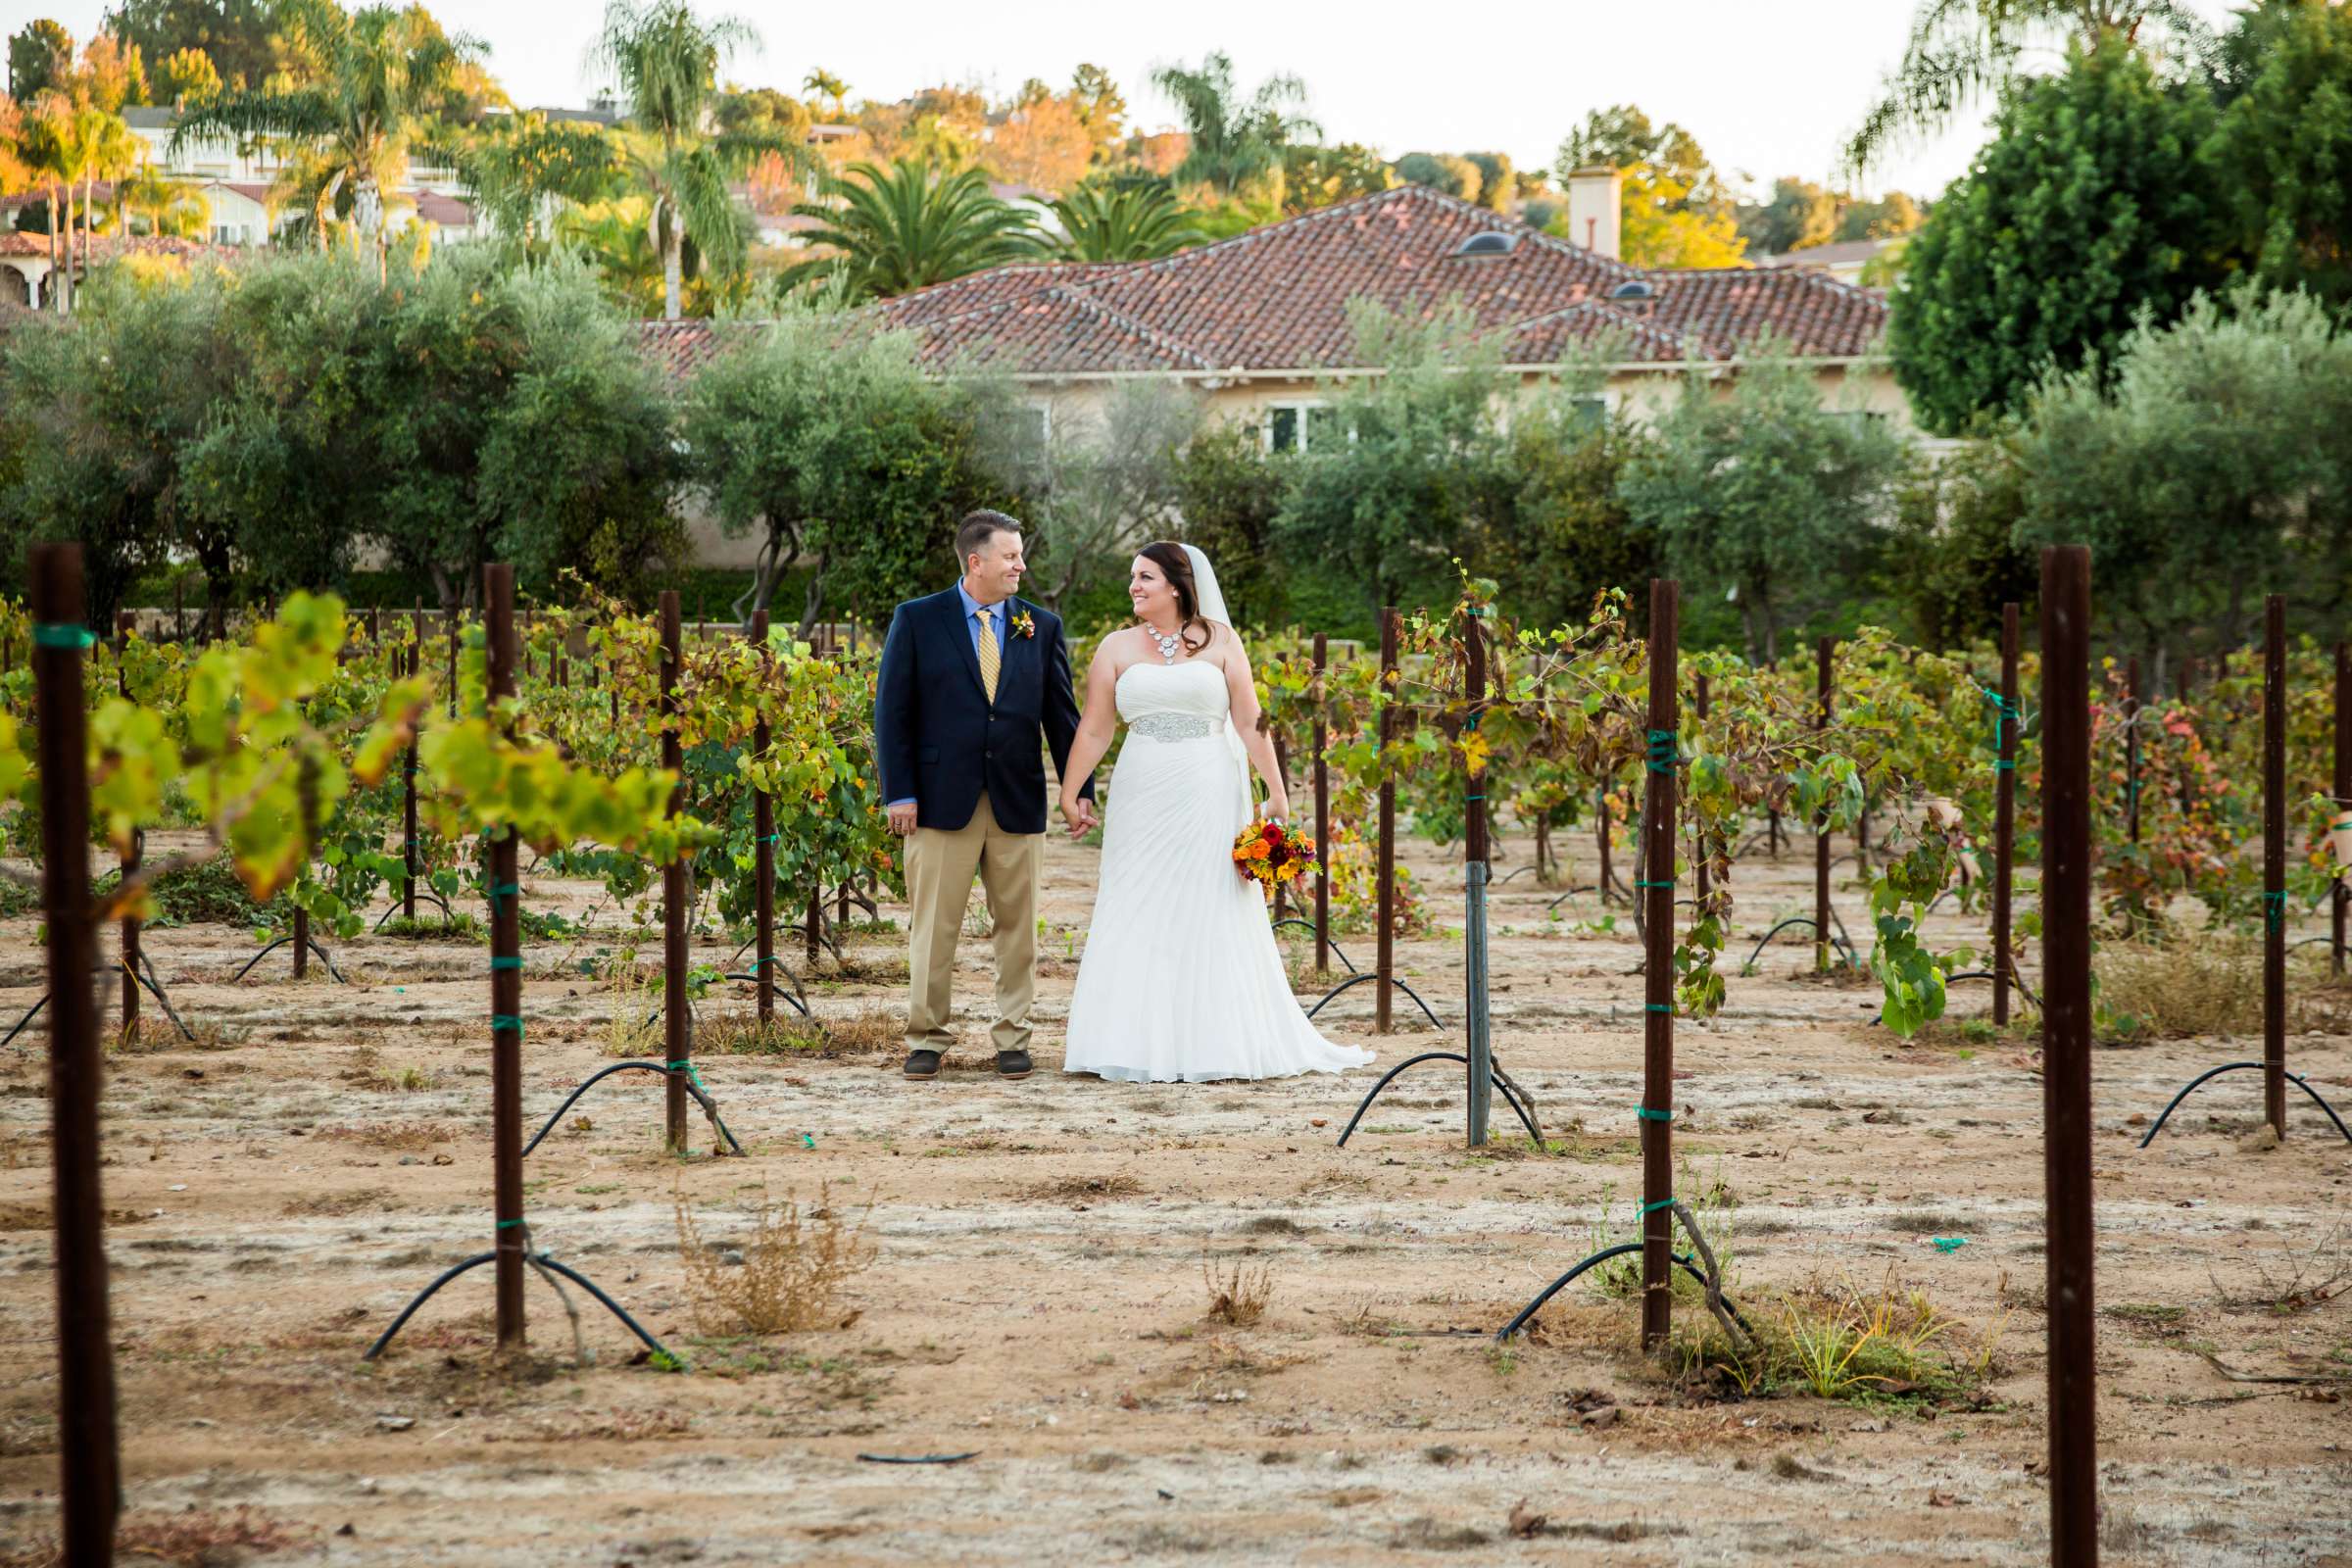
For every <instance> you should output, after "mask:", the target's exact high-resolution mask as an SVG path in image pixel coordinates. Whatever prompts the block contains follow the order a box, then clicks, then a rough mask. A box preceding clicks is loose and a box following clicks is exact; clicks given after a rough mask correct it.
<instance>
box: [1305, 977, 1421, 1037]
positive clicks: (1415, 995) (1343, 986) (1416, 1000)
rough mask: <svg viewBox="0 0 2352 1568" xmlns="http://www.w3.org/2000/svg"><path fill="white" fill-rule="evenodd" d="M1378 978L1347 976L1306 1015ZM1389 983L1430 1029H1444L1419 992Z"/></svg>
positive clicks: (1393, 980) (1401, 983)
mask: <svg viewBox="0 0 2352 1568" xmlns="http://www.w3.org/2000/svg"><path fill="white" fill-rule="evenodd" d="M1379 978H1380V976H1379V975H1378V974H1376V973H1375V974H1354V975H1350V976H1348V978H1347V979H1345V980H1343V981H1341V982H1340V983H1339V984H1338V985H1336V986H1333V987H1332V988H1331V989H1330V990H1329V991H1327V992H1325V993H1324V994H1323V1000H1322V1001H1321V1002H1318V1003H1316V1004H1315V1005H1313V1006H1311V1007H1309V1008H1307V1009H1306V1015H1307V1016H1308V1017H1309V1018H1312V1017H1313V1016H1314V1015H1315V1014H1316V1013H1318V1012H1321V1011H1322V1010H1323V1009H1324V1008H1325V1007H1328V1006H1330V1005H1331V1003H1332V999H1333V998H1335V997H1337V996H1338V995H1339V994H1340V993H1341V992H1343V991H1346V990H1348V988H1349V987H1350V986H1360V985H1362V984H1363V983H1364V982H1365V981H1367V980H1377V979H1379ZM1389 983H1390V984H1391V985H1393V986H1395V987H1396V988H1397V990H1399V991H1401V992H1403V993H1404V994H1405V995H1406V996H1408V997H1411V998H1412V999H1413V1005H1414V1006H1416V1007H1419V1008H1420V1009H1421V1016H1422V1017H1424V1018H1427V1019H1428V1020H1429V1026H1430V1027H1431V1028H1432V1029H1436V1030H1440V1031H1443V1030H1444V1029H1445V1027H1446V1026H1445V1025H1444V1024H1442V1023H1440V1022H1438V1015H1437V1014H1436V1013H1434V1012H1432V1011H1430V1010H1429V1004H1428V1003H1426V1002H1423V1001H1422V1000H1421V995H1420V993H1419V992H1417V991H1415V990H1414V989H1413V988H1412V987H1411V986H1408V985H1406V984H1405V983H1404V982H1403V981H1401V980H1396V979H1392V980H1391V981H1390V982H1389Z"/></svg>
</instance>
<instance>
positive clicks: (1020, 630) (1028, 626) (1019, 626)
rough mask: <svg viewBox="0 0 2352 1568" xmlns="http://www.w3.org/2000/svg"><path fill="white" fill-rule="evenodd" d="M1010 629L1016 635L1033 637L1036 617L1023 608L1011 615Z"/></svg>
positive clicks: (1035, 628) (1035, 632) (1035, 631)
mask: <svg viewBox="0 0 2352 1568" xmlns="http://www.w3.org/2000/svg"><path fill="white" fill-rule="evenodd" d="M1012 629H1013V632H1014V634H1015V635H1016V636H1021V637H1034V636H1036V635H1037V621H1036V618H1035V617H1033V616H1032V615H1031V614H1030V613H1029V612H1027V611H1026V610H1024V611H1022V612H1020V613H1018V614H1016V615H1014V616H1013V617H1012Z"/></svg>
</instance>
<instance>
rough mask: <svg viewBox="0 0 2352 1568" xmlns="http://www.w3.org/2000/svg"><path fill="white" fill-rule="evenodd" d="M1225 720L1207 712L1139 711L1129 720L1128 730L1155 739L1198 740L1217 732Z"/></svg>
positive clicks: (1132, 733)
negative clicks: (1213, 716)
mask: <svg viewBox="0 0 2352 1568" xmlns="http://www.w3.org/2000/svg"><path fill="white" fill-rule="evenodd" d="M1223 722H1224V720H1223V719H1219V718H1212V717H1210V716H1209V715H1208V714H1206V713H1138V714H1136V715H1135V717H1133V718H1131V719H1129V720H1128V721H1127V731H1128V733H1129V734H1131V735H1143V736H1148V737H1150V738H1151V739H1152V740H1155V741H1197V740H1199V739H1201V737H1202V736H1204V735H1213V734H1215V733H1216V732H1217V726H1218V725H1220V724H1222V723H1223Z"/></svg>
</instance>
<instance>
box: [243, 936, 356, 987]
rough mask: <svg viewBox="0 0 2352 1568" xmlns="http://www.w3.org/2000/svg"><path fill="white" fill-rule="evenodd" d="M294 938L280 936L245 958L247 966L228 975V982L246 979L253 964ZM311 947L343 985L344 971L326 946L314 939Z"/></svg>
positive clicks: (327, 969)
mask: <svg viewBox="0 0 2352 1568" xmlns="http://www.w3.org/2000/svg"><path fill="white" fill-rule="evenodd" d="M293 940H294V939H293V938H292V937H279V938H278V939H277V940H276V941H275V942H272V943H270V945H269V946H268V947H266V948H264V949H263V950H262V951H261V952H259V953H257V954H255V955H254V956H252V957H250V958H248V959H246V960H245V967H244V968H242V969H239V970H238V971H237V972H236V973H235V974H233V975H230V976H229V977H228V983H229V984H230V985H232V986H233V985H235V984H236V983H237V982H238V981H240V980H242V979H244V978H245V977H246V976H247V975H249V974H251V973H253V966H254V965H255V964H257V963H259V962H261V961H262V960H263V959H264V958H267V957H268V956H270V955H271V954H272V953H275V952H276V951H277V950H278V949H280V948H282V947H284V946H285V945H286V944H287V943H289V942H291V941H293ZM310 947H311V951H312V952H313V953H316V954H317V955H319V962H320V963H323V964H325V965H326V972H327V973H328V974H330V975H332V976H334V979H335V984H337V985H343V984H345V981H344V979H343V971H342V970H340V969H338V968H336V967H335V960H334V959H333V958H331V957H329V956H327V952H326V950H325V949H324V948H322V947H320V946H319V944H318V942H317V941H316V940H314V941H313V942H312V943H311V945H310Z"/></svg>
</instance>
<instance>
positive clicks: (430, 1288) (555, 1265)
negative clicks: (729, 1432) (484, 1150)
mask: <svg viewBox="0 0 2352 1568" xmlns="http://www.w3.org/2000/svg"><path fill="white" fill-rule="evenodd" d="M497 1256H498V1253H497V1252H495V1251H490V1252H476V1253H475V1254H474V1255H473V1256H471V1257H469V1258H467V1259H466V1261H464V1262H463V1263H459V1264H456V1265H455V1266H453V1267H451V1268H449V1269H447V1270H445V1271H443V1273H442V1274H441V1276H440V1277H439V1278H438V1279H436V1280H434V1281H433V1283H432V1284H430V1285H427V1286H426V1287H425V1288H424V1289H423V1290H421V1291H419V1292H418V1293H417V1296H416V1299H413V1300H411V1301H410V1302H409V1304H408V1305H406V1306H404V1307H402V1308H401V1309H400V1316H398V1317H396V1318H394V1319H393V1320H392V1324H391V1326H390V1327H389V1328H387V1329H385V1330H384V1332H383V1333H382V1334H380V1335H378V1336H377V1337H376V1341H375V1343H374V1344H373V1345H370V1346H369V1347H368V1349H367V1353H365V1354H364V1355H362V1356H361V1357H360V1359H361V1360H363V1361H372V1360H374V1359H375V1358H376V1357H377V1356H378V1355H381V1354H382V1353H383V1350H384V1347H385V1346H387V1345H390V1344H391V1343H392V1336H394V1335H395V1334H398V1333H399V1332H400V1331H401V1330H402V1329H403V1328H405V1327H407V1326H408V1321H409V1319H411V1318H413V1317H415V1316H416V1315H417V1308H418V1307H420V1306H422V1305H424V1303H425V1302H427V1301H429V1300H431V1299H433V1293H434V1292H436V1291H438V1290H440V1289H441V1287H442V1286H444V1285H447V1284H448V1283H449V1282H450V1281H451V1280H454V1279H456V1278H457V1277H458V1276H459V1275H461V1274H463V1273H465V1272H466V1270H467V1269H474V1268H480V1267H481V1266H482V1265H483V1264H484V1263H487V1262H490V1261H491V1260H492V1259H494V1258H496V1257H497ZM529 1260H530V1261H531V1262H532V1263H534V1264H536V1265H537V1266H539V1267H540V1268H552V1269H554V1270H555V1271H556V1272H557V1273H559V1274H561V1275H563V1276H564V1278H565V1279H567V1280H569V1281H571V1283H572V1284H574V1285H577V1286H578V1287H579V1288H580V1289H581V1290H583V1291H586V1292H587V1293H588V1294H589V1295H590V1296H593V1297H595V1298H596V1299H597V1301H598V1302H599V1303H600V1304H602V1305H603V1307H604V1308H605V1310H606V1311H608V1312H610V1313H612V1314H613V1316H614V1317H616V1318H618V1319H620V1320H621V1322H623V1323H625V1324H627V1325H628V1329H629V1332H630V1333H631V1334H634V1335H636V1336H637V1338H638V1339H640V1340H642V1341H643V1342H645V1345H646V1348H649V1349H651V1350H653V1351H654V1352H655V1353H657V1354H660V1355H669V1350H668V1348H666V1347H665V1346H663V1345H662V1342H661V1341H660V1340H657V1339H655V1338H654V1337H653V1336H652V1335H651V1334H648V1333H647V1332H646V1331H645V1326H644V1325H643V1324H641V1323H639V1322H638V1321H637V1320H636V1319H635V1318H633V1317H631V1316H629V1314H628V1313H627V1312H626V1311H624V1310H623V1309H622V1307H621V1305H620V1303H619V1302H618V1301H615V1300H613V1298H611V1297H610V1296H607V1295H606V1294H605V1293H604V1292H603V1291H602V1290H600V1289H598V1288H597V1284H596V1282H595V1281H594V1280H592V1279H590V1278H588V1276H586V1275H585V1274H582V1273H581V1272H580V1271H579V1270H577V1269H575V1268H573V1267H571V1266H570V1265H569V1264H566V1263H559V1262H558V1261H556V1259H555V1258H553V1257H551V1256H550V1255H549V1254H547V1253H545V1252H533V1253H531V1254H529ZM671 1359H672V1360H675V1359H676V1357H674V1356H672V1357H671ZM680 1364H681V1365H683V1364H684V1363H682V1362H681V1363H680Z"/></svg>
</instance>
